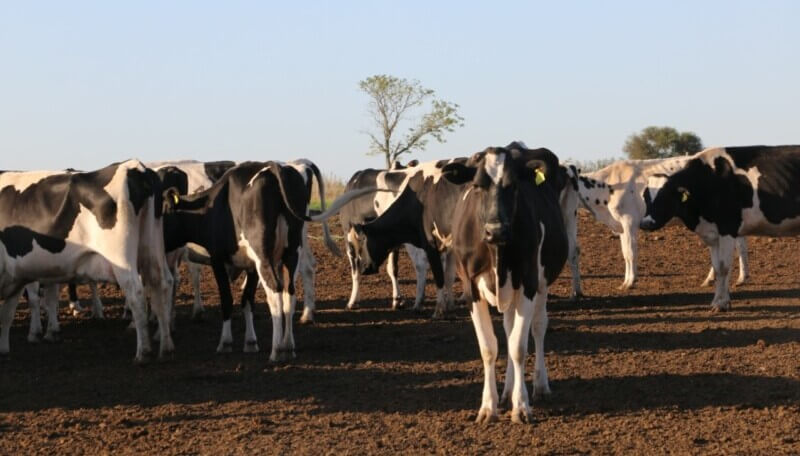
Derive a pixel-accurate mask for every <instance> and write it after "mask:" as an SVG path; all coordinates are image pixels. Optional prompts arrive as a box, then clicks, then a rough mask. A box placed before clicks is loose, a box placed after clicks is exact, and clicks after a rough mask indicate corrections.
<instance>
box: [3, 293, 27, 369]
mask: <svg viewBox="0 0 800 456" xmlns="http://www.w3.org/2000/svg"><path fill="white" fill-rule="evenodd" d="M21 295H22V290H20V291H18V292H17V293H15V294H14V295H12V296H9V297H8V298H6V300H5V301H4V302H3V306H2V308H0V355H7V354H8V352H9V349H10V347H9V344H8V336H9V333H10V332H11V323H13V322H14V313H16V311H17V304H18V303H19V297H20V296H21Z"/></svg>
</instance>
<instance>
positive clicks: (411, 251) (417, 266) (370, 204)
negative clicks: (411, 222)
mask: <svg viewBox="0 0 800 456" xmlns="http://www.w3.org/2000/svg"><path fill="white" fill-rule="evenodd" d="M417 164H418V162H417V161H416V160H413V161H412V162H409V163H408V166H403V165H401V164H399V163H397V162H395V163H394V164H393V166H392V168H391V169H390V170H378V169H372V168H368V169H363V170H361V171H356V173H355V174H353V176H352V177H351V178H350V180H349V181H347V185H346V186H345V191H349V190H354V189H359V188H366V187H378V188H382V189H386V190H390V191H392V192H394V193H396V192H398V191H399V190H400V185H401V184H402V181H401V180H399V179H396V178H395V177H394V176H396V174H394V173H392V172H395V171H401V170H404V169H406V168H408V167H414V166H416V165H417ZM390 173H392V174H391V176H392V177H388V178H387V176H389V175H390ZM390 198H391V197H389V196H387V195H385V194H383V193H376V194H374V196H373V197H372V198H366V197H364V198H358V199H356V200H354V201H352V202H350V203H349V204H347V205H346V206H344V207H343V208H342V211H341V212H340V213H339V222H340V223H341V225H342V231H343V232H344V235H345V240H346V243H347V260H348V262H349V263H350V278H351V279H352V287H351V291H350V299H349V300H348V301H347V308H348V309H354V308H356V300H357V299H358V290H359V280H360V276H361V264H360V262H359V259H358V257H357V250H358V247H359V246H358V243H357V242H355V241H356V238H355V237H354V236H348V233H350V230H351V229H352V228H353V227H354V226H356V225H363V224H364V223H367V222H369V221H371V220H374V219H376V218H377V217H378V216H379V215H381V214H383V212H384V211H385V210H386V209H387V208H388V204H386V201H388V200H389V199H390ZM405 248H406V252H408V256H409V257H410V258H411V261H412V263H413V265H414V270H415V271H416V275H417V293H416V297H415V299H414V307H413V308H414V309H415V310H420V309H422V302H423V301H424V299H425V275H426V273H427V270H428V263H427V260H426V259H425V252H424V251H423V250H421V249H419V248H417V247H414V246H413V245H412V244H405ZM397 263H398V251H397V250H396V249H393V250H392V251H391V252H390V253H389V259H388V262H387V266H386V272H387V273H388V275H389V279H390V280H391V282H392V309H398V308H400V307H401V306H402V304H401V302H402V300H401V298H400V288H399V286H398V279H397V270H398V267H397V266H398V264H397Z"/></svg>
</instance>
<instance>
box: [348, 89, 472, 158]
mask: <svg viewBox="0 0 800 456" xmlns="http://www.w3.org/2000/svg"><path fill="white" fill-rule="evenodd" d="M358 86H359V87H360V88H361V90H362V91H364V93H366V94H367V95H368V96H369V97H370V102H369V108H368V110H369V114H370V115H371V116H372V119H373V121H374V127H376V129H377V132H374V131H367V132H366V133H367V135H369V138H370V150H369V154H370V155H383V156H384V157H385V158H386V167H387V168H389V167H390V166H391V165H392V163H393V162H394V161H395V160H397V158H398V157H399V156H400V155H402V154H410V153H412V152H414V151H416V150H420V151H421V150H425V146H427V144H428V140H429V138H433V139H435V140H436V141H438V142H440V143H442V142H445V139H444V134H445V133H447V132H452V131H454V130H455V129H456V128H457V127H462V126H464V118H463V117H461V116H460V115H458V105H457V104H455V103H450V102H449V101H444V100H440V99H438V98H436V94H435V92H434V91H433V90H431V89H426V88H425V87H423V86H422V85H421V84H420V83H419V81H416V80H407V79H402V78H397V77H395V76H389V75H385V74H380V75H375V76H371V77H369V78H367V79H364V80H363V81H359V83H358ZM426 108H427V109H426ZM412 116H414V117H413V118H414V119H418V120H417V121H416V122H409V120H410V119H409V118H410V117H412ZM409 124H410V126H408V125H409ZM403 126H405V127H406V128H407V130H406V132H405V135H401V134H400V133H399V132H398V128H402V127H403ZM400 136H402V137H400Z"/></svg>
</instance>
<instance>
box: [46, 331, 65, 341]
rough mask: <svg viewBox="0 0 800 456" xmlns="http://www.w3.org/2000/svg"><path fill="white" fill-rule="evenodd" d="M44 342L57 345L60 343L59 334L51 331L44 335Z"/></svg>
mask: <svg viewBox="0 0 800 456" xmlns="http://www.w3.org/2000/svg"><path fill="white" fill-rule="evenodd" d="M44 340H45V342H51V343H57V342H61V333H59V332H56V331H53V332H48V333H46V334H45V335H44Z"/></svg>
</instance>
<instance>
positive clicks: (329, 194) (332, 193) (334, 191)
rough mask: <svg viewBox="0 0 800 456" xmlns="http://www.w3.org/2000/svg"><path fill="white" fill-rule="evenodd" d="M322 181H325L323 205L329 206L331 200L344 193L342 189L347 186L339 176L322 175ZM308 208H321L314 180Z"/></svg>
mask: <svg viewBox="0 0 800 456" xmlns="http://www.w3.org/2000/svg"><path fill="white" fill-rule="evenodd" d="M322 179H323V180H324V181H325V203H326V205H330V203H331V202H332V201H333V200H335V199H336V198H338V197H339V196H341V195H342V193H344V187H345V185H347V182H345V180H344V179H342V178H340V177H339V176H336V175H334V174H330V173H323V174H322ZM309 207H310V208H311V209H312V210H320V209H321V208H322V205H321V204H320V200H319V190H318V189H317V180H316V179H314V185H313V186H312V188H311V203H310V204H309Z"/></svg>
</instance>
